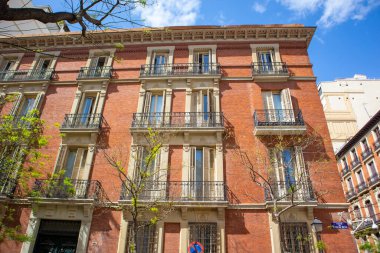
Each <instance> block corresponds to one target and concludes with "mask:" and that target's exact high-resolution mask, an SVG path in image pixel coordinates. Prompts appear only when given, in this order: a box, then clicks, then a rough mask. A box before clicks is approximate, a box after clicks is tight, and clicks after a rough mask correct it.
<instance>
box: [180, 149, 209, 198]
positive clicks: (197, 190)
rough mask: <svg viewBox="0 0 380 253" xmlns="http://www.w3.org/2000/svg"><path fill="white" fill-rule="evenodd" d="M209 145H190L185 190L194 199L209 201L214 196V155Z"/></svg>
mask: <svg viewBox="0 0 380 253" xmlns="http://www.w3.org/2000/svg"><path fill="white" fill-rule="evenodd" d="M214 154H215V153H214V149H212V148H209V147H192V148H191V155H190V174H189V179H190V180H189V182H188V183H189V185H188V186H185V187H188V189H187V191H188V192H189V196H191V197H192V198H195V199H196V200H204V201H210V200H212V198H213V197H215V194H216V192H215V190H216V189H215V175H214V173H215V169H214V163H215V156H214Z"/></svg>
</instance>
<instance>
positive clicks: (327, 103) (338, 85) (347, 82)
mask: <svg viewBox="0 0 380 253" xmlns="http://www.w3.org/2000/svg"><path fill="white" fill-rule="evenodd" d="M379 85H380V80H379V79H369V78H367V77H366V76H365V75H355V76H354V77H352V78H342V79H336V80H334V81H331V82H321V83H319V85H318V90H319V95H320V98H321V101H322V104H323V110H324V111H325V115H326V120H327V125H328V127H329V132H330V136H331V140H332V143H333V148H334V151H335V152H338V150H339V149H340V148H341V147H342V146H343V145H344V144H345V143H346V142H347V141H348V140H349V139H350V138H351V137H352V136H354V135H355V134H356V133H357V132H358V131H359V130H360V129H361V128H362V127H363V126H364V125H365V124H366V123H367V122H368V120H369V119H370V118H371V117H372V116H373V115H375V113H377V111H378V110H379V108H380V91H379V89H378V86H379Z"/></svg>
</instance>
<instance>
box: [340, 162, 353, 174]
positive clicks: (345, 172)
mask: <svg viewBox="0 0 380 253" xmlns="http://www.w3.org/2000/svg"><path fill="white" fill-rule="evenodd" d="M350 171H351V170H350V166H348V165H346V166H345V167H344V168H343V169H342V171H341V172H340V173H341V174H340V175H341V177H345V176H347V175H348V174H349V172H350Z"/></svg>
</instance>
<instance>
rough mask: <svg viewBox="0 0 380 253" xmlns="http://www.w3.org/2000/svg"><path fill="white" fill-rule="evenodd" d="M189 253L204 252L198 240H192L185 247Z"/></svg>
mask: <svg viewBox="0 0 380 253" xmlns="http://www.w3.org/2000/svg"><path fill="white" fill-rule="evenodd" d="M187 252H189V253H204V247H203V245H202V244H201V243H200V242H192V243H190V245H189V247H188V248H187Z"/></svg>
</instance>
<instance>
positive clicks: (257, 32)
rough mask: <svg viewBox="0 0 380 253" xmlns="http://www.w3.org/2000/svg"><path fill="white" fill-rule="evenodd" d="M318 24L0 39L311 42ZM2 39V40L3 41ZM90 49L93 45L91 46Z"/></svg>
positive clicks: (38, 42)
mask: <svg viewBox="0 0 380 253" xmlns="http://www.w3.org/2000/svg"><path fill="white" fill-rule="evenodd" d="M315 29H316V28H315V27H305V26H302V25H272V26H265V25H264V26H263V25H255V26H253V25H251V26H225V27H220V26H210V27H206V26H198V27H194V26H193V27H167V28H152V29H126V30H110V31H94V32H88V36H87V37H82V36H81V34H80V33H79V32H70V33H55V34H48V35H46V34H40V35H33V36H30V35H21V36H16V37H15V38H12V39H10V38H0V49H3V50H4V49H12V50H14V48H15V47H18V48H20V47H21V48H22V47H27V48H30V49H38V48H51V47H54V48H61V47H62V48H65V47H71V48H73V47H78V48H80V47H86V48H89V45H92V47H93V48H99V45H102V46H104V47H107V46H113V45H115V43H121V44H125V45H130V44H163V43H181V42H186V43H189V42H191V43H202V44H203V45H204V44H207V42H208V43H211V42H214V43H215V41H226V42H228V41H234V42H237V41H249V42H253V43H254V42H260V41H266V42H267V41H305V42H306V43H307V45H309V43H310V40H311V38H312V37H313V35H314V32H315ZM1 42H3V43H1ZM89 49H91V47H90V48H89Z"/></svg>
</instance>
